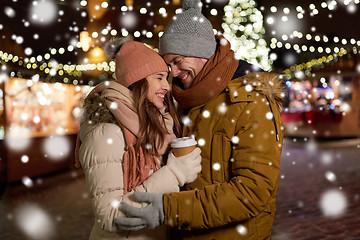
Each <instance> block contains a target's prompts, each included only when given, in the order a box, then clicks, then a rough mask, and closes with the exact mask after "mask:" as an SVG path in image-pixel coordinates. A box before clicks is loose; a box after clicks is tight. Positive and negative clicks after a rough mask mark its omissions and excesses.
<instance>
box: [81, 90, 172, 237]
mask: <svg viewBox="0 0 360 240" xmlns="http://www.w3.org/2000/svg"><path fill="white" fill-rule="evenodd" d="M96 96H98V97H95V98H93V99H92V102H91V104H90V105H91V106H89V103H86V102H85V104H84V108H83V109H85V110H86V111H87V112H86V113H85V114H84V116H86V119H83V123H82V124H81V128H80V133H79V137H80V140H81V142H82V144H81V146H80V150H79V159H80V163H81V166H82V168H83V170H84V172H85V177H86V183H87V186H88V191H89V194H90V196H91V199H92V205H93V212H94V215H95V224H94V227H93V229H92V232H91V234H90V239H94V240H95V239H96V240H99V239H102V240H104V239H156V240H158V239H166V238H167V231H166V228H165V226H160V227H158V228H155V229H152V230H141V231H119V230H117V228H116V226H115V223H114V219H115V218H116V217H118V216H123V213H122V212H120V211H119V210H118V205H119V203H120V202H126V203H128V204H130V205H132V206H135V207H144V206H145V205H144V204H140V203H137V202H134V201H132V200H131V196H132V194H133V192H134V191H143V192H145V191H146V192H153V193H172V192H178V191H179V186H178V184H179V183H178V180H177V179H176V177H175V175H174V173H173V171H171V170H170V169H169V168H168V167H167V166H166V165H165V166H163V167H161V168H160V169H158V170H157V171H156V172H155V173H152V172H150V175H149V178H148V179H147V180H145V181H144V182H143V184H141V185H140V186H137V187H136V188H135V189H134V190H133V191H132V192H130V193H127V194H126V195H124V194H123V170H122V156H123V154H124V151H125V139H124V136H123V132H122V130H121V128H120V126H119V125H118V124H117V122H116V120H115V118H114V117H113V115H111V113H110V111H109V110H108V109H107V108H106V105H105V104H104V99H103V98H102V97H100V96H99V95H96ZM86 104H87V106H86ZM89 111H90V112H89ZM159 163H160V165H161V164H162V163H161V161H160V159H159Z"/></svg>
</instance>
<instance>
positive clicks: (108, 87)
mask: <svg viewBox="0 0 360 240" xmlns="http://www.w3.org/2000/svg"><path fill="white" fill-rule="evenodd" d="M199 2H200V1H199V0H196V1H195V0H185V1H184V4H183V12H182V13H180V14H178V15H176V18H174V19H173V20H172V22H171V23H170V24H169V26H168V27H167V29H166V30H165V32H164V34H163V36H162V37H161V38H160V46H159V49H160V54H161V56H160V55H158V54H157V53H155V52H154V51H153V50H151V49H149V48H148V47H146V46H145V45H144V44H142V43H139V42H136V41H127V42H122V41H121V40H116V41H113V42H111V43H109V44H108V45H107V51H108V53H112V54H109V55H113V56H114V58H115V64H116V70H115V76H116V81H111V82H104V83H101V84H99V85H98V86H96V87H95V88H94V90H93V91H92V92H91V93H90V94H89V95H88V97H87V98H86V99H85V102H84V106H83V119H82V123H81V129H80V133H79V139H80V141H79V142H81V145H79V160H80V163H81V166H82V168H83V170H84V172H85V176H86V181H87V185H88V189H89V193H90V195H91V199H92V204H93V209H94V214H95V224H94V227H93V230H92V232H91V234H90V239H125V238H129V239H256V240H258V239H270V237H271V230H272V224H273V221H274V216H275V209H276V193H277V189H278V181H279V176H278V175H279V166H280V155H281V149H282V139H283V133H282V122H281V117H280V110H279V108H280V103H281V100H282V99H281V92H282V87H281V82H280V80H279V79H278V76H277V75H276V74H273V73H265V72H256V73H254V72H253V73H252V71H254V69H255V68H253V66H252V65H250V64H248V63H246V62H244V61H242V60H237V59H235V58H234V52H233V51H232V50H230V43H229V42H228V41H227V40H226V39H225V38H224V37H222V36H216V37H215V36H214V34H213V28H212V25H211V23H210V22H209V21H208V19H206V18H205V17H204V16H203V15H202V14H201V7H200V5H199ZM168 66H169V67H170V68H171V74H172V76H173V84H172V90H171V92H172V94H173V96H174V98H175V100H176V101H177V102H178V104H179V105H180V108H181V109H182V116H183V117H186V119H187V120H186V121H185V124H184V126H183V129H182V130H180V124H179V121H178V120H177V118H176V109H175V106H174V103H173V101H172V96H171V95H170V87H169V83H168V81H167V77H168ZM191 135H192V136H195V138H196V139H197V140H198V141H199V142H200V140H201V145H200V146H199V147H197V148H196V149H195V150H194V151H193V152H191V153H189V154H188V155H185V156H182V157H175V156H174V154H173V153H172V151H171V150H169V143H170V142H171V141H172V140H173V139H174V138H175V137H176V136H191ZM163 155H168V157H167V160H166V161H165V158H163V157H162V156H163ZM180 187H183V188H182V191H179V188H180ZM169 229H171V231H170V233H169V232H168V230H169Z"/></svg>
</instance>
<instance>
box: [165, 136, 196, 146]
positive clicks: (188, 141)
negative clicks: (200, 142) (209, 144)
mask: <svg viewBox="0 0 360 240" xmlns="http://www.w3.org/2000/svg"><path fill="white" fill-rule="evenodd" d="M196 144H197V142H196V140H195V139H193V138H190V137H183V138H176V139H174V140H173V141H172V142H171V147H172V148H182V147H189V146H194V145H196Z"/></svg>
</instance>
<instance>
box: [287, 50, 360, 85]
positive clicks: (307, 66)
mask: <svg viewBox="0 0 360 240" xmlns="http://www.w3.org/2000/svg"><path fill="white" fill-rule="evenodd" d="M351 52H352V53H353V54H358V53H359V50H358V49H357V48H356V47H353V48H352V50H350V51H348V50H346V49H344V48H341V49H340V52H339V53H335V54H332V55H328V56H322V57H320V58H317V59H312V60H310V61H308V62H306V63H301V64H296V65H293V66H291V67H290V68H288V69H285V70H284V71H283V72H284V77H285V78H286V79H291V78H294V77H295V78H298V79H301V78H302V77H303V76H304V75H303V74H305V75H306V76H310V75H311V70H312V68H314V67H319V66H320V67H322V66H324V64H330V63H334V62H337V61H338V60H339V57H342V56H344V55H347V54H349V53H351Z"/></svg>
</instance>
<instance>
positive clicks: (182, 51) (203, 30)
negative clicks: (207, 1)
mask: <svg viewBox="0 0 360 240" xmlns="http://www.w3.org/2000/svg"><path fill="white" fill-rule="evenodd" d="M201 8H202V3H201V1H200V0H184V1H183V11H182V13H179V14H177V15H176V17H175V18H173V20H172V21H171V22H170V24H169V25H168V26H167V27H166V29H165V31H164V33H163V35H162V37H161V38H160V42H159V49H160V54H161V55H165V54H168V53H171V54H178V55H181V56H186V57H198V58H206V59H209V58H211V56H212V55H213V54H214V52H215V50H216V40H215V36H214V31H213V27H212V25H211V22H210V21H209V20H208V19H207V18H206V17H205V16H204V15H203V14H202V13H201Z"/></svg>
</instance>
